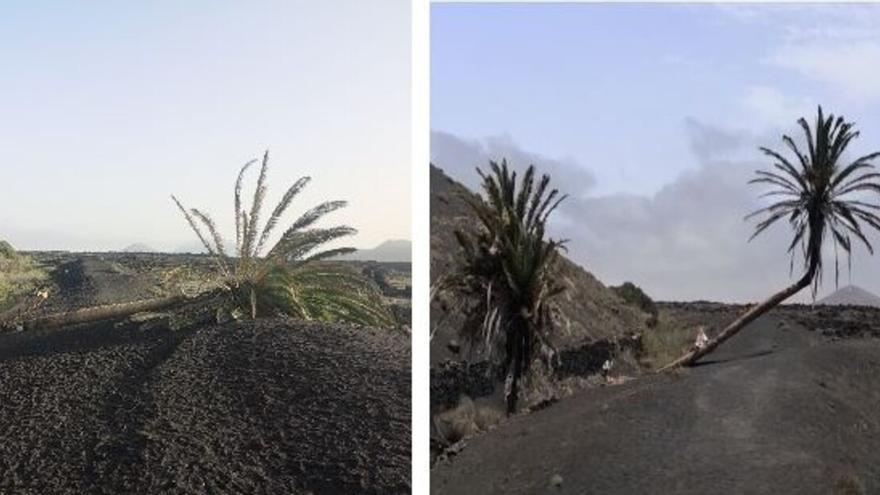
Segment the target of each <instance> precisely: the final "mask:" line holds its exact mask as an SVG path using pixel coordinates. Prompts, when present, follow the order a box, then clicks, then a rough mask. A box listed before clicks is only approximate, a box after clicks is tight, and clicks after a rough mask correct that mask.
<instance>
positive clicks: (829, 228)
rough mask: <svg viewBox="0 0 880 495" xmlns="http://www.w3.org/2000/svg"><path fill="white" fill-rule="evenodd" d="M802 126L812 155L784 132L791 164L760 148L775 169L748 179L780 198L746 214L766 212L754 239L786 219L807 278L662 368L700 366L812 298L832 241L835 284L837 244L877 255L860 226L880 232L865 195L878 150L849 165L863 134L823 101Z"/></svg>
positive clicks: (874, 176)
mask: <svg viewBox="0 0 880 495" xmlns="http://www.w3.org/2000/svg"><path fill="white" fill-rule="evenodd" d="M798 124H799V125H800V127H801V128H802V129H803V131H804V135H805V137H806V141H807V153H802V152H801V150H800V148H798V146H797V145H796V144H795V142H794V140H793V139H792V138H791V137H789V136H783V137H782V141H783V142H784V143H785V144H786V146H788V148H789V149H790V150H791V152H792V153H793V154H794V155H795V158H796V160H794V161H789V160H788V159H786V158H785V157H784V156H782V154H781V153H779V152H776V151H773V150H770V149H767V148H761V151H762V152H763V153H764V154H765V155H767V156H769V157H770V158H772V159H773V160H774V161H775V163H774V164H773V167H774V168H775V170H772V171H766V170H758V171H756V174H757V177H755V178H754V179H752V180H751V181H749V183H751V184H767V185H770V186H772V187H773V189H772V190H771V191H769V192H767V193H765V194H763V195H762V197H777V198H779V200H778V201H777V202H775V203H773V204H771V205H770V206H767V207H765V208H761V209H759V210H757V211H755V212H754V213H751V214H750V215H748V216H747V217H746V219H749V218H752V217H755V216H759V215H764V218H763V220H761V221H760V223H758V224H757V225H756V227H755V232H754V234H752V237H751V238H750V239H749V240H751V239H754V238H755V237H756V236H758V235H759V234H761V233H762V232H764V231H765V230H766V229H767V228H768V227H770V226H771V225H773V224H774V223H776V222H777V221H778V220H781V219H783V218H784V219H787V220H788V223H789V225H790V226H791V228H792V230H793V232H794V237H793V238H792V240H791V243H790V244H789V246H788V252H789V253H790V255H791V263H792V266H791V267H792V268H793V267H794V258H795V255H796V254H797V253H798V252H800V253H801V256H802V258H803V266H804V273H803V275H802V276H801V278H800V279H798V281H797V282H795V283H794V284H792V285H791V286H789V287H787V288H785V289H784V290H782V291H780V292H778V293H777V294H774V295H773V296H772V297H770V298H769V299H767V300H766V301H764V302H762V303H761V304H759V305H757V306H755V307H753V308H751V309H750V310H748V311H747V312H746V313H744V314H743V315H742V316H740V317H739V318H738V319H737V320H736V321H734V322H733V323H731V324H730V325H728V326H727V328H725V329H724V330H722V331H721V332H720V333H719V334H718V335H717V336H716V337H715V338H713V339H710V340H709V341H708V342H707V343H706V345H704V346H701V347H700V348H695V349H692V350H690V351H689V352H687V353H686V354H685V355H684V356H682V357H681V358H679V359H677V360H675V361H674V362H672V363H670V364H668V365H666V366H665V367H663V368H662V369H664V370H665V369H671V368H674V367H677V366H682V365H684V366H688V365H691V364H693V363H695V362H696V361H697V360H698V359H699V358H700V357H702V356H704V355H706V354H708V353H709V352H712V350H714V349H715V348H716V347H718V345H720V344H721V343H722V342H724V341H725V340H727V339H729V338H730V337H732V336H733V335H735V334H736V333H737V332H739V331H740V330H742V328H743V327H745V326H746V325H748V324H749V323H750V322H752V321H753V320H755V319H756V318H758V317H759V316H761V315H762V314H764V313H766V312H767V311H769V310H770V309H771V308H773V307H774V306H776V305H778V304H780V303H781V302H782V301H784V300H786V299H788V298H789V297H791V296H792V295H794V294H796V293H797V292H799V291H801V290H802V289H804V288H806V287H808V286H810V285H811V284H812V296H813V299H815V297H816V291H817V290H818V288H819V285H820V284H821V282H822V266H823V265H822V246H823V244H824V243H825V241H826V240H827V239H828V238H830V239H831V241H832V243H833V245H834V250H835V258H834V273H835V283H837V277H838V274H839V272H840V271H839V265H838V257H837V252H838V250H839V249H842V250H843V251H844V252H845V253H846V255H847V259H848V260H849V258H850V256H851V252H852V246H853V243H854V241H858V242H861V243H862V244H864V246H865V247H866V248H867V250H868V252H869V253H871V254H873V253H874V249H873V247H872V246H871V243H870V242H869V241H868V239H867V237H866V236H865V233H864V231H863V230H862V224H863V223H864V224H866V225H868V226H870V227H873V228H874V229H877V230H880V217H878V216H877V214H876V212H877V211H878V210H880V205H878V204H876V203H872V202H868V201H867V200H866V198H865V197H864V196H865V195H866V194H872V193H880V182H878V178H880V173H877V172H875V171H874V165H873V164H872V163H871V162H872V161H873V160H875V159H877V158H878V157H880V152H878V153H871V154H869V155H865V156H862V157H860V158H857V159H856V160H854V161H853V162H851V163H849V164H846V165H844V164H843V162H842V160H843V154H844V152H845V151H846V149H847V146H849V144H850V143H851V142H852V141H853V140H854V139H855V138H856V137H858V136H859V132H858V131H855V130H854V127H855V124H854V123H852V122H846V121H845V120H844V119H843V117H838V118H836V119H835V118H834V115H829V116H828V117H827V118H826V117H825V116H824V114H823V113H822V107H821V106H820V107H819V115H818V117H817V119H816V124H815V129H811V128H810V125H809V124H808V123H807V121H806V120H805V119H803V118H801V119H800V120H798Z"/></svg>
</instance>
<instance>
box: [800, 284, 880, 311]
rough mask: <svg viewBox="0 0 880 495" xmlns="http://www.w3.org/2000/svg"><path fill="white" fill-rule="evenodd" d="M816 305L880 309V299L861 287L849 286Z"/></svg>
mask: <svg viewBox="0 0 880 495" xmlns="http://www.w3.org/2000/svg"><path fill="white" fill-rule="evenodd" d="M816 304H823V305H827V306H840V305H844V306H872V307H875V308H880V297H878V296H876V295H875V294H872V293H870V292H868V291H866V290H865V289H862V288H861V287H856V286H855V285H847V286H846V287H843V288H841V289H838V290H837V291H835V292H834V293H832V294H830V295H828V296H826V297H824V298H822V299H820V300H819V301H817V302H816Z"/></svg>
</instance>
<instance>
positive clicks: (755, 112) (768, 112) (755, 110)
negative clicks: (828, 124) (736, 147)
mask: <svg viewBox="0 0 880 495" xmlns="http://www.w3.org/2000/svg"><path fill="white" fill-rule="evenodd" d="M742 104H743V107H744V108H745V110H746V112H747V114H748V118H749V119H750V121H751V122H750V123H752V124H755V123H757V124H760V125H762V126H764V127H770V128H788V127H791V126H792V125H794V122H795V120H796V119H797V117H799V116H802V115H810V114H812V113H813V112H814V111H815V108H814V105H815V103H814V102H813V101H811V99H809V98H794V97H791V96H788V95H786V94H785V93H783V92H782V91H779V90H778V89H776V88H774V87H770V86H752V87H750V88H748V89H747V90H746V93H745V96H743V99H742Z"/></svg>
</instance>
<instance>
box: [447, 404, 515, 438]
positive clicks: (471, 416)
mask: <svg viewBox="0 0 880 495" xmlns="http://www.w3.org/2000/svg"><path fill="white" fill-rule="evenodd" d="M502 419H504V413H502V412H501V411H500V410H498V409H495V408H493V407H488V406H479V405H477V404H476V403H474V401H473V400H472V399H471V398H470V397H468V396H466V395H462V396H461V398H460V399H459V401H458V405H457V406H456V407H454V408H452V409H449V410H447V411H444V412H442V413H440V414H437V415H435V416H434V427H435V429H436V431H437V434H438V436H439V437H440V438H442V439H443V440H444V441H445V442H446V443H447V444H449V445H451V444H454V443H455V442H458V441H459V440H462V439H464V438H467V437H470V436H473V435H475V434H477V433H479V432H482V431H487V430H489V429H491V428H492V427H494V426H495V425H497V424H498V423H500V422H501V420H502Z"/></svg>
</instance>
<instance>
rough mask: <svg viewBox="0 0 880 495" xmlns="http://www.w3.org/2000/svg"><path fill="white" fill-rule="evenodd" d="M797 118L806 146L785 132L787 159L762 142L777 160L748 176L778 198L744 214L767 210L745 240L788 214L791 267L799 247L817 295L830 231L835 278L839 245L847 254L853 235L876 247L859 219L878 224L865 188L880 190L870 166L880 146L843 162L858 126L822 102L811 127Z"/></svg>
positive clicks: (872, 224) (877, 191) (806, 276)
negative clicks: (826, 111)
mask: <svg viewBox="0 0 880 495" xmlns="http://www.w3.org/2000/svg"><path fill="white" fill-rule="evenodd" d="M798 124H799V125H800V127H801V128H802V129H803V131H804V135H805V138H806V141H807V150H806V151H807V152H806V153H804V152H802V151H801V149H800V148H798V145H797V144H795V142H794V140H793V139H792V138H791V137H789V136H787V135H786V136H783V137H782V140H783V142H784V143H785V144H786V146H787V147H788V148H789V150H791V152H792V153H793V154H794V156H795V160H791V161H790V160H788V159H786V158H785V157H784V156H782V154H781V153H778V152H776V151H773V150H771V149H768V148H761V151H762V152H764V154H766V155H768V156H770V157H772V158H773V159H774V160H775V163H774V164H773V166H774V168H775V169H776V170H774V171H765V170H758V171H756V174H757V177H756V178H754V179H752V180H751V181H749V182H750V183H761V184H769V185H771V186H773V190H771V191H769V192H767V193H765V194H763V195H762V197H769V196H772V197H778V198H779V200H778V201H776V202H775V203H773V204H771V205H769V206H767V207H765V208H761V209H759V210H757V211H755V212H753V213H751V214H750V215H748V216H747V217H746V218H751V217H753V216H756V215H765V218H764V219H763V220H761V221H760V222H759V223H758V224H757V225H756V227H755V232H754V234H753V235H752V237H751V238H750V239H749V240H751V239H753V238H755V237H756V236H758V235H759V234H760V233H761V232H763V231H764V230H766V229H767V228H768V227H769V226H770V225H772V224H774V223H775V222H776V221H778V220H780V219H783V218H786V219H787V220H788V222H789V224H790V225H791V227H792V229H793V231H794V237H793V238H792V240H791V243H790V244H789V246H788V252H789V253H790V254H791V259H792V268H793V265H794V258H795V255H796V254H797V251H798V250H799V251H800V252H801V255H802V257H803V262H804V269H805V274H804V279H807V280H809V281H810V282H812V284H813V287H812V290H813V297H814V298H815V296H816V291H817V289H818V287H819V285H820V283H821V276H822V245H823V242H824V241H825V239H826V238H827V237H829V234H830V237H831V240H832V242H833V245H834V248H835V260H834V271H835V283H836V282H837V278H838V275H839V265H838V258H837V252H838V249H843V251H844V252H845V253H846V255H847V259H849V257H850V256H851V253H852V245H853V241H854V240H856V239H857V240H858V241H859V242H861V243H862V244H863V245H864V246H865V247H866V248H867V249H868V251H869V252H870V253H872V254H873V252H874V249H873V247H872V246H871V243H870V242H869V241H868V238H867V237H866V236H865V232H864V231H863V229H862V225H861V224H862V223H864V224H867V225H869V226H870V227H873V228H874V229H877V230H880V217H878V216H877V214H876V212H877V211H878V210H880V206H878V205H877V204H875V203H872V202H869V201H867V200H866V198H865V197H864V196H865V195H866V193H868V194H870V193H880V182H878V178H880V173H877V172H875V171H874V164H873V163H871V162H872V161H873V160H875V159H876V158H878V157H880V152H877V153H871V154H869V155H865V156H862V157H859V158H857V159H855V160H854V161H852V162H850V163H846V162H845V161H844V156H843V155H844V152H845V151H846V149H847V147H848V146H849V144H850V143H851V142H852V141H853V140H854V139H855V138H856V137H858V136H859V132H858V131H855V130H854V127H855V124H854V123H852V122H846V121H845V120H844V118H843V117H837V118H835V117H834V115H828V116H827V117H825V115H824V114H823V112H822V107H819V112H818V117H817V118H816V123H815V128H814V129H811V128H810V125H809V124H808V123H807V121H806V120H805V119H804V118H801V119H800V120H798ZM798 248H799V249H798Z"/></svg>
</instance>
